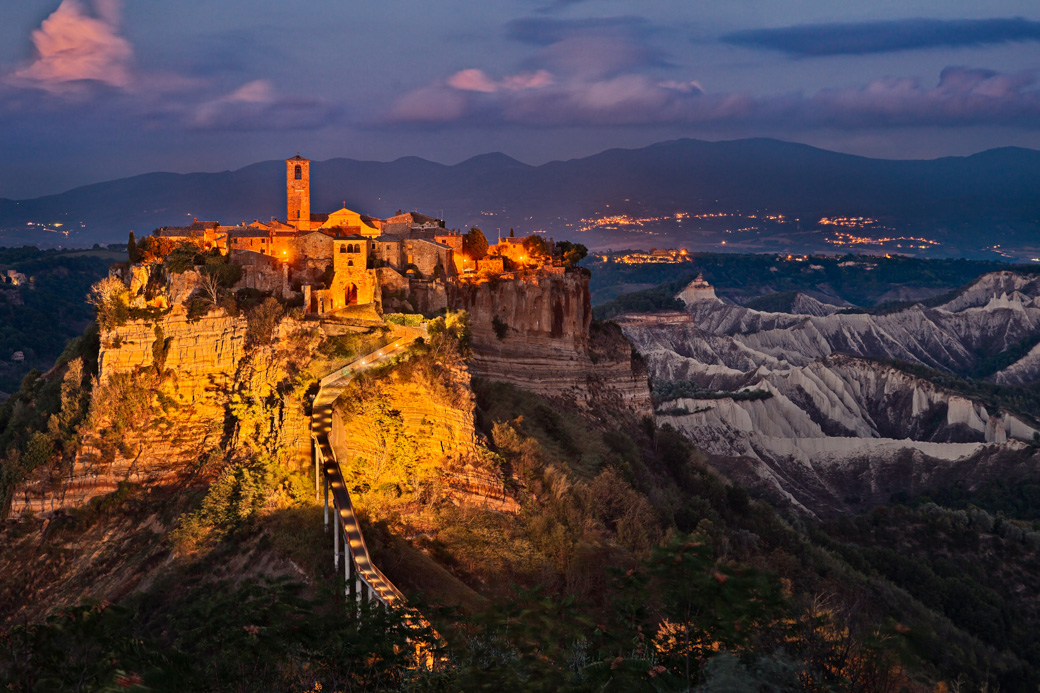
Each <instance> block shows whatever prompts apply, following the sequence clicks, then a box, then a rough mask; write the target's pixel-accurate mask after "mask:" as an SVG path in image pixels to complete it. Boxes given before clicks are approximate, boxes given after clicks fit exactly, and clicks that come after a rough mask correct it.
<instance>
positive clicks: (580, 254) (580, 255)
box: [556, 241, 589, 267]
mask: <svg viewBox="0 0 1040 693" xmlns="http://www.w3.org/2000/svg"><path fill="white" fill-rule="evenodd" d="M556 254H557V255H559V256H560V259H561V260H562V261H563V264H564V266H566V267H574V266H576V265H577V264H578V263H579V262H581V261H582V260H584V259H585V256H586V255H588V254H589V249H588V248H586V247H585V246H584V245H582V244H581V243H571V242H570V241H560V242H559V243H557V244H556Z"/></svg>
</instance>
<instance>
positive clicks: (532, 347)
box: [450, 271, 650, 413]
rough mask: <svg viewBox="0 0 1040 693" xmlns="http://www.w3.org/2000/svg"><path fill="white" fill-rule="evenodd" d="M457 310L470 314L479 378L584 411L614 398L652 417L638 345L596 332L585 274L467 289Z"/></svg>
mask: <svg viewBox="0 0 1040 693" xmlns="http://www.w3.org/2000/svg"><path fill="white" fill-rule="evenodd" d="M450 303H451V305H452V306H453V307H455V308H457V309H462V310H466V311H468V312H469V315H470V325H471V329H472V347H473V358H472V370H473V374H474V375H476V376H480V377H485V378H489V379H491V380H496V381H500V382H506V383H510V384H513V385H516V386H518V387H522V388H525V389H528V390H532V391H534V392H537V393H539V394H542V395H547V396H550V397H564V398H567V399H570V400H573V401H574V402H575V403H577V404H579V405H588V404H590V403H592V402H594V401H597V402H599V401H603V400H604V399H606V400H609V401H613V402H614V403H616V404H617V405H618V406H623V407H626V408H631V409H633V410H635V411H637V412H638V413H649V412H650V393H649V388H648V385H647V381H646V373H645V370H644V369H642V367H641V364H640V363H639V361H638V359H634V358H633V351H632V347H631V345H630V344H629V343H628V341H627V340H626V339H625V338H624V337H623V336H622V335H621V334H620V332H618V333H616V334H613V335H610V334H607V333H605V332H602V331H600V332H596V333H593V332H590V327H591V325H592V306H591V302H590V294H589V282H588V276H587V275H586V274H585V273H583V272H580V271H575V272H567V273H562V274H561V273H553V274H550V273H545V272H525V273H519V274H516V275H506V277H504V278H499V279H492V280H491V281H473V282H464V283H462V284H461V285H459V286H457V287H455V288H454V292H453V295H452V296H451V298H450Z"/></svg>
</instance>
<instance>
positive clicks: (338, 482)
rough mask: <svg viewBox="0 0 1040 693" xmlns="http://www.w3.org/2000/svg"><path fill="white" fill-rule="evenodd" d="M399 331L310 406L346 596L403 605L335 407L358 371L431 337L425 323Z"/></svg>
mask: <svg viewBox="0 0 1040 693" xmlns="http://www.w3.org/2000/svg"><path fill="white" fill-rule="evenodd" d="M396 334H397V335H400V336H398V338H397V339H395V340H394V341H392V342H390V343H389V344H387V345H386V346H383V347H381V348H379V349H377V350H375V351H373V352H371V353H369V354H365V355H364V356H359V357H358V358H356V359H354V360H353V361H351V362H350V363H348V364H347V365H346V366H343V367H342V368H338V369H336V370H335V371H333V372H332V373H330V374H328V375H327V376H325V377H324V378H322V379H321V383H320V386H319V389H318V393H317V394H316V395H315V397H314V401H313V403H312V407H311V438H312V442H313V450H314V453H313V454H314V471H315V483H317V481H318V476H319V475H321V476H323V477H324V480H325V484H324V485H325V531H326V532H328V530H329V525H330V524H331V526H332V536H333V550H332V551H333V554H332V555H333V559H332V560H333V564H334V565H335V567H336V570H337V571H338V570H339V566H340V563H341V561H342V564H343V576H344V578H345V580H346V595H347V596H348V597H349V598H350V599H351V600H352V601H354V602H355V603H358V604H363V603H365V602H372V601H374V602H377V603H379V604H382V605H383V606H402V605H403V604H404V601H405V600H404V595H402V594H401V591H400V590H398V589H397V588H396V587H394V585H393V583H391V582H390V580H388V579H387V578H386V576H385V575H383V573H382V572H381V571H380V570H379V568H377V567H376V565H375V564H374V563H373V562H372V557H371V556H370V555H369V553H368V547H367V546H366V545H365V537H364V535H363V534H362V533H361V527H360V526H359V525H358V521H357V516H356V515H355V513H354V505H353V503H352V502H351V500H350V492H349V490H348V489H347V485H346V482H345V480H344V477H343V470H342V468H341V467H340V464H339V460H338V459H337V458H336V451H335V450H334V449H333V447H332V442H331V434H332V407H333V405H334V404H335V402H336V400H337V399H339V397H340V395H342V394H343V392H344V391H345V390H346V388H347V386H348V385H349V384H350V381H351V380H353V379H354V378H355V377H356V376H357V375H359V374H360V373H363V372H365V371H366V370H368V369H370V368H374V367H376V366H381V365H383V364H385V363H388V362H389V361H391V360H392V359H393V358H395V357H397V356H400V355H401V354H403V353H404V351H405V350H406V349H407V348H408V347H409V346H410V345H411V344H412V343H413V342H415V340H417V339H419V338H420V337H422V338H425V337H426V336H427V333H426V328H425V326H423V327H399V328H397V330H396Z"/></svg>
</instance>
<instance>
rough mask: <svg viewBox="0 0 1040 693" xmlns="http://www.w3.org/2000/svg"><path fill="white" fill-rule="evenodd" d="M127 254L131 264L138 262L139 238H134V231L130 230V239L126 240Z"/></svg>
mask: <svg viewBox="0 0 1040 693" xmlns="http://www.w3.org/2000/svg"><path fill="white" fill-rule="evenodd" d="M126 254H127V257H129V258H130V264H131V265H132V264H134V263H135V262H137V239H136V238H134V232H133V231H130V240H129V241H127V242H126Z"/></svg>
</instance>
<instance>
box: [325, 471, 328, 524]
mask: <svg viewBox="0 0 1040 693" xmlns="http://www.w3.org/2000/svg"><path fill="white" fill-rule="evenodd" d="M325 533H326V534H328V533H329V478H328V477H325Z"/></svg>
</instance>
